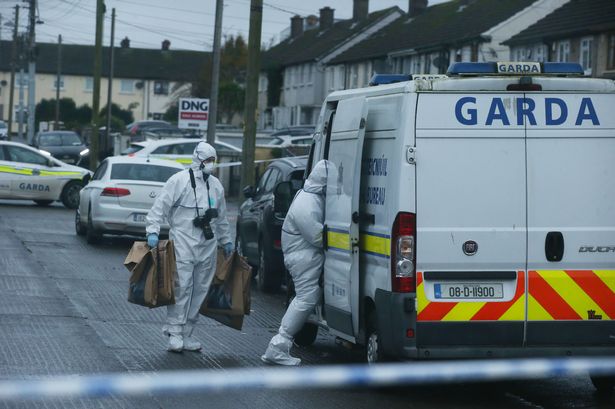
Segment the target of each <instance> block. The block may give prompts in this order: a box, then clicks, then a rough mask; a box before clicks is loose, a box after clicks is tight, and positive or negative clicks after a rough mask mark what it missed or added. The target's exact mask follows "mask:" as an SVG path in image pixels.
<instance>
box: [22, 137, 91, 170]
mask: <svg viewBox="0 0 615 409" xmlns="http://www.w3.org/2000/svg"><path fill="white" fill-rule="evenodd" d="M32 146H33V147H35V148H37V149H39V150H40V151H41V152H43V153H47V154H49V155H50V156H53V157H54V158H56V159H59V160H61V161H62V162H66V163H69V164H71V165H74V164H76V163H77V162H79V159H80V158H81V156H82V155H81V154H83V153H85V152H86V150H87V149H88V148H87V146H85V144H84V143H83V141H82V140H81V138H80V137H79V135H77V133H76V132H73V131H50V132H39V133H37V134H36V135H35V136H34V138H33V139H32Z"/></svg>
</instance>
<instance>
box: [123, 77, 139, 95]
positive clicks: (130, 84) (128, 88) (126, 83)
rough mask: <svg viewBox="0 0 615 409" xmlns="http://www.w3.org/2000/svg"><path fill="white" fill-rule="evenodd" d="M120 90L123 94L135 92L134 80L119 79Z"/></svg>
mask: <svg viewBox="0 0 615 409" xmlns="http://www.w3.org/2000/svg"><path fill="white" fill-rule="evenodd" d="M120 92H122V93H125V94H131V93H133V92H135V82H134V81H133V80H121V81H120Z"/></svg>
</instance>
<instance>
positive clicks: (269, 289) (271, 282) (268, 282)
mask: <svg viewBox="0 0 615 409" xmlns="http://www.w3.org/2000/svg"><path fill="white" fill-rule="evenodd" d="M258 254H259V263H258V264H259V265H258V274H257V276H256V282H257V284H258V289H259V290H261V291H263V292H266V293H275V292H277V291H278V290H279V289H280V286H281V285H282V282H281V281H282V280H281V279H280V274H279V273H278V272H277V271H273V269H272V268H271V264H272V263H271V258H270V256H269V252H268V251H267V250H265V246H264V245H263V242H262V241H259V243H258Z"/></svg>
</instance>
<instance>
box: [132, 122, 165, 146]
mask: <svg viewBox="0 0 615 409" xmlns="http://www.w3.org/2000/svg"><path fill="white" fill-rule="evenodd" d="M160 128H175V125H173V124H171V123H170V122H167V121H160V120H146V121H135V122H132V123H130V124H128V125H126V132H128V133H129V134H130V136H131V138H132V140H133V141H143V140H145V134H144V133H145V132H147V131H148V130H150V129H160Z"/></svg>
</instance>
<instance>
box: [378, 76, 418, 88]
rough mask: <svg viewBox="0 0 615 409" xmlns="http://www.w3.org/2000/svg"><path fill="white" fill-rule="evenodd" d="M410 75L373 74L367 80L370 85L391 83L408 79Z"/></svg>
mask: <svg viewBox="0 0 615 409" xmlns="http://www.w3.org/2000/svg"><path fill="white" fill-rule="evenodd" d="M411 79H412V76H411V75H407V74H374V76H373V77H372V79H371V80H369V85H370V86H372V87H373V86H376V85H384V84H393V83H396V82H404V81H410V80H411Z"/></svg>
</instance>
